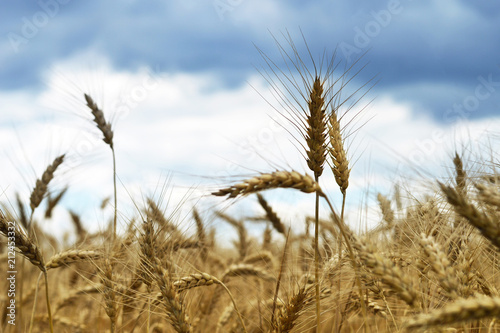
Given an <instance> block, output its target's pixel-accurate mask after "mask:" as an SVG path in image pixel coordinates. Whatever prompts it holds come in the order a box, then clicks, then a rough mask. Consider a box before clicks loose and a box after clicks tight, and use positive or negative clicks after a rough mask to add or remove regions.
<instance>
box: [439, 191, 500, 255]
mask: <svg viewBox="0 0 500 333" xmlns="http://www.w3.org/2000/svg"><path fill="white" fill-rule="evenodd" d="M439 186H440V187H441V190H442V191H443V193H444V194H445V195H446V198H447V199H448V202H449V203H450V204H451V205H453V207H454V208H455V211H456V212H457V213H458V214H460V215H461V216H463V217H465V218H466V219H467V220H468V221H469V222H470V223H471V224H472V225H473V226H475V227H476V228H477V229H478V230H479V231H480V232H481V233H482V234H483V236H484V237H486V238H487V239H489V240H490V241H491V243H493V245H495V246H496V247H497V248H498V249H500V226H499V225H498V223H496V222H495V221H494V220H493V219H492V218H491V217H490V216H488V215H486V214H485V213H483V212H480V211H479V210H478V209H477V208H476V207H475V206H474V205H473V204H471V203H469V201H468V200H467V198H466V197H464V196H463V195H462V194H461V193H460V192H459V191H458V190H456V189H454V188H452V187H450V186H446V185H444V184H442V183H439Z"/></svg>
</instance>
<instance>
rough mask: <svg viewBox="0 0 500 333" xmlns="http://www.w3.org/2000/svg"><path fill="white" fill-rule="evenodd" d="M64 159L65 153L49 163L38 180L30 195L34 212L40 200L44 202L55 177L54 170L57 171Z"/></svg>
mask: <svg viewBox="0 0 500 333" xmlns="http://www.w3.org/2000/svg"><path fill="white" fill-rule="evenodd" d="M63 161H64V154H63V155H61V156H59V157H57V158H56V159H55V160H54V161H53V162H52V164H51V165H49V166H48V167H47V169H45V171H44V173H43V174H42V178H41V179H37V180H36V185H35V188H34V189H33V191H32V192H31V196H30V207H31V211H32V212H34V211H35V209H36V208H37V207H38V206H39V205H40V202H42V199H43V198H44V196H45V194H46V193H47V189H48V186H49V183H50V181H51V180H52V178H54V172H56V170H57V168H58V167H59V166H60V165H61V164H62V162H63Z"/></svg>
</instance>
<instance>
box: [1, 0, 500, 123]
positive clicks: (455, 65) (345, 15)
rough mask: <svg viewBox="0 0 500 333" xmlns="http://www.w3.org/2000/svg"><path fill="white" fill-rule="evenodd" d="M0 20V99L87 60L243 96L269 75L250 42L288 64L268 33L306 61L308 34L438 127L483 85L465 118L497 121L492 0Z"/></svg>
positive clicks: (88, 6) (149, 5)
mask: <svg viewBox="0 0 500 333" xmlns="http://www.w3.org/2000/svg"><path fill="white" fill-rule="evenodd" d="M1 9H2V10H1V11H0V19H1V22H2V23H1V26H0V35H1V37H2V39H1V41H0V76H1V77H2V80H1V81H0V89H2V90H11V89H26V88H36V87H39V86H40V83H41V82H40V75H41V73H42V72H43V71H44V70H45V69H46V68H47V67H50V66H51V65H52V64H54V63H56V62H57V61H60V60H64V59H66V58H68V57H71V56H74V55H77V54H79V53H83V52H85V51H89V50H92V51H94V52H96V53H99V54H102V55H104V56H106V57H108V58H109V59H110V61H111V64H112V66H114V67H115V68H119V69H130V70H133V69H135V68H137V67H139V66H144V65H146V66H150V67H152V68H155V69H158V70H161V71H174V72H175V71H179V72H191V73H198V72H206V71H211V72H214V73H216V74H217V75H219V76H220V77H221V82H223V83H224V84H225V85H226V86H227V87H234V86H239V85H241V84H244V82H245V79H247V78H248V76H249V75H252V74H255V72H256V71H255V69H254V67H253V66H254V65H257V67H258V66H260V65H261V64H262V60H261V59H260V58H259V55H258V52H257V51H256V50H255V48H254V46H253V43H255V44H256V45H257V46H259V47H261V48H262V49H263V50H264V51H265V53H266V54H268V55H269V56H270V57H271V58H272V59H274V60H276V61H277V62H278V64H279V63H280V55H279V52H278V50H277V48H276V46H275V45H273V40H272V38H271V36H270V34H269V31H271V32H272V33H274V34H275V35H276V36H278V38H281V37H280V32H283V31H285V29H289V31H290V33H291V35H292V37H293V38H294V40H296V41H297V47H298V48H299V51H300V52H306V50H305V47H304V45H303V43H302V41H301V36H300V32H299V30H298V27H300V28H301V29H302V31H303V33H304V35H305V36H306V39H307V41H308V45H309V47H310V49H311V50H313V53H314V54H315V55H319V54H321V52H322V51H323V49H325V48H326V49H327V50H330V51H331V50H333V48H334V47H335V46H337V47H338V50H337V52H338V54H337V55H338V57H339V59H344V60H352V59H355V58H357V57H359V56H360V55H362V54H364V53H365V52H366V51H368V53H367V55H365V58H364V60H366V61H368V62H369V63H370V64H369V65H368V67H367V68H366V70H364V71H363V72H362V73H361V74H360V77H359V78H358V79H359V80H360V81H363V80H364V81H367V80H369V79H370V78H371V77H373V75H375V74H376V73H378V74H379V75H380V78H381V81H380V83H379V84H378V85H377V87H376V88H375V89H376V93H377V94H384V93H391V94H392V95H393V96H395V97H396V98H398V99H400V100H405V101H408V102H411V103H412V104H414V105H416V106H418V107H421V108H422V109H423V110H427V111H429V110H430V111H432V112H433V114H434V115H435V117H436V119H440V117H441V115H442V113H443V112H444V111H443V110H446V108H447V107H450V106H452V105H453V104H454V103H461V102H463V100H464V99H465V98H466V97H467V96H469V95H470V94H472V95H473V94H474V91H475V89H476V88H477V85H478V84H480V78H483V79H485V80H490V81H491V82H492V84H490V86H491V87H492V88H493V89H494V90H493V91H490V90H491V89H490V90H488V91H489V92H490V96H489V97H488V98H487V99H484V100H482V99H478V101H479V106H477V107H476V109H477V110H476V111H474V112H469V114H468V116H470V117H479V116H485V115H488V114H491V112H493V110H494V109H495V108H494V105H495V104H497V105H498V104H500V98H499V97H498V96H499V95H500V94H499V93H498V92H499V91H500V87H498V86H495V84H494V83H495V82H498V81H500V69H499V68H498V64H499V60H498V55H499V54H500V38H498V36H499V31H500V20H499V19H498V18H499V16H500V5H499V4H496V3H495V4H493V3H492V2H491V1H486V0H483V1H477V2H474V3H471V2H469V1H465V0H464V1H456V2H446V3H444V2H439V1H410V0H401V1H396V0H388V1H358V2H347V1H344V2H339V1H317V2H302V1H289V2H276V1H275V2H264V1H262V2H261V1H253V2H250V1H249V0H239V1H236V0H232V1H228V0H214V1H196V0H186V1H183V2H180V1H179V2H173V1H172V2H165V1H147V2H137V1H124V2H119V3H118V2H100V1H99V2H98V1H86V2H77V1H68V0H64V1H63V0H45V1H38V2H29V3H26V2H4V3H2V5H1ZM280 40H281V42H282V43H283V41H284V40H283V39H282V38H281V39H280ZM315 50H316V52H314V51H315ZM318 50H319V51H318ZM303 54H305V53H303ZM489 77H491V78H489ZM478 80H479V81H478ZM432 87H434V88H432ZM435 87H439V89H437V88H435ZM491 87H490V88H491ZM464 94H465V95H464ZM471 105H472V104H471ZM486 105H488V107H486ZM483 107H484V108H483Z"/></svg>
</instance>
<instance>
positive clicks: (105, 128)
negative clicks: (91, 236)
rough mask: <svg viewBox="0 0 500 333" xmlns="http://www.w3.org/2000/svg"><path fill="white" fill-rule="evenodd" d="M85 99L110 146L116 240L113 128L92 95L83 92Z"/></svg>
mask: <svg viewBox="0 0 500 333" xmlns="http://www.w3.org/2000/svg"><path fill="white" fill-rule="evenodd" d="M84 97H85V101H86V102H87V106H88V107H89V109H90V111H91V112H92V115H93V116H94V123H95V124H96V126H97V128H98V129H99V130H100V131H101V133H102V135H103V137H104V138H103V141H104V142H105V143H107V144H108V145H109V147H110V148H111V154H112V155H113V194H114V198H115V214H114V217H113V242H114V241H115V240H116V220H117V217H118V205H117V203H118V198H117V195H116V157H115V148H114V145H113V130H112V129H111V124H110V123H108V122H106V119H105V118H104V112H102V110H101V109H99V107H98V106H97V104H96V103H95V102H94V100H93V99H92V97H90V96H89V95H87V94H84Z"/></svg>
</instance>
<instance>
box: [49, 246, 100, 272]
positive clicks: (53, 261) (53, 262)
mask: <svg viewBox="0 0 500 333" xmlns="http://www.w3.org/2000/svg"><path fill="white" fill-rule="evenodd" d="M101 258H102V253H101V252H99V251H91V250H66V251H64V252H60V253H58V254H55V255H54V256H52V258H50V260H49V261H48V262H47V264H46V265H45V267H46V268H47V269H48V270H49V269H53V268H59V267H62V266H67V265H69V264H72V263H75V262H80V261H84V260H98V259H101Z"/></svg>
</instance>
